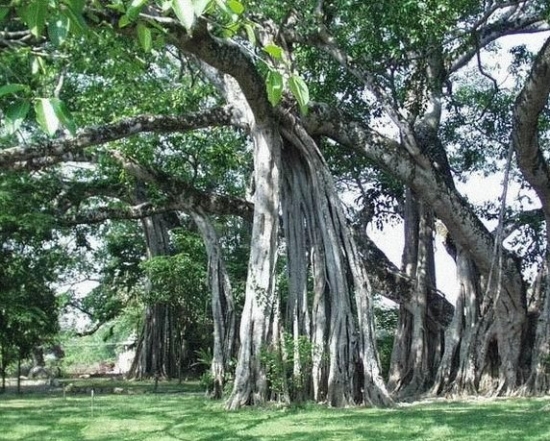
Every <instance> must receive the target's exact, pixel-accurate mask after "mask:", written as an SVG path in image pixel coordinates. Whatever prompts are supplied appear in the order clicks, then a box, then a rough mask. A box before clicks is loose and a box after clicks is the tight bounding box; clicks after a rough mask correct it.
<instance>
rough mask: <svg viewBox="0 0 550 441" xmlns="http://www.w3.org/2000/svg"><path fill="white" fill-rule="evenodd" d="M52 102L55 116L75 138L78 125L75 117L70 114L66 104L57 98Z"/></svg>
mask: <svg viewBox="0 0 550 441" xmlns="http://www.w3.org/2000/svg"><path fill="white" fill-rule="evenodd" d="M50 101H51V103H52V106H53V110H54V112H55V115H56V116H57V118H58V119H59V121H61V124H63V125H64V126H65V127H66V128H67V130H68V131H69V132H70V134H71V135H73V136H74V135H75V134H76V124H75V122H74V118H73V115H72V114H71V112H69V109H68V108H67V106H66V105H65V103H64V102H63V101H61V100H60V99H57V98H51V99H50Z"/></svg>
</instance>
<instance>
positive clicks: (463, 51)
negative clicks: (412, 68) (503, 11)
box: [448, 13, 550, 74]
mask: <svg viewBox="0 0 550 441" xmlns="http://www.w3.org/2000/svg"><path fill="white" fill-rule="evenodd" d="M476 26H480V24H476ZM549 29H550V27H549V26H548V22H547V21H546V20H545V19H544V17H543V16H542V14H540V13H539V14H534V15H533V14H528V15H525V16H520V17H516V18H515V19H510V17H509V16H508V15H505V16H504V17H502V18H501V19H499V20H497V21H495V22H493V23H490V24H485V25H483V26H480V27H479V28H477V27H474V29H472V30H471V31H470V32H469V33H467V35H469V38H468V39H467V41H466V42H465V43H464V44H463V45H462V46H461V47H460V48H459V49H457V50H456V51H454V52H453V53H452V54H451V56H450V59H449V60H448V66H449V67H448V74H451V73H453V72H456V71H458V70H460V69H461V68H463V67H464V66H466V65H467V64H468V63H469V62H470V60H472V58H474V57H475V56H476V54H477V53H478V52H479V51H480V50H481V49H483V48H485V47H487V46H488V45H489V44H491V43H493V42H494V41H496V40H498V39H499V38H502V37H505V36H507V35H517V34H527V33H536V32H543V31H548V30H549Z"/></svg>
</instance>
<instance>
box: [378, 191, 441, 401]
mask: <svg viewBox="0 0 550 441" xmlns="http://www.w3.org/2000/svg"><path fill="white" fill-rule="evenodd" d="M433 224H434V221H433V214H432V212H431V210H430V209H429V208H428V207H426V205H425V204H424V203H423V202H422V201H420V200H418V199H417V198H416V197H414V195H413V193H412V191H411V190H410V189H408V190H407V192H406V200H405V250H404V254H403V271H404V272H405V274H407V276H409V277H411V278H412V279H413V280H414V281H415V284H414V288H413V292H412V294H411V299H410V301H408V302H407V303H403V304H401V305H400V308H399V321H398V326H397V330H396V335H395V339H394V347H393V351H392V359H391V366H390V375H389V382H388V388H389V389H390V390H391V391H392V392H393V393H396V394H397V395H399V396H402V397H406V396H413V395H416V394H418V393H421V392H424V391H425V390H426V389H427V388H428V386H429V385H431V382H432V381H433V378H434V376H435V370H436V369H437V366H438V365H439V359H440V356H441V354H440V352H441V349H442V332H441V330H440V328H439V327H434V326H432V327H430V326H429V325H428V292H429V289H430V287H434V286H435V285H436V283H435V260H434V250H433Z"/></svg>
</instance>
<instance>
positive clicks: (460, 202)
mask: <svg viewBox="0 0 550 441" xmlns="http://www.w3.org/2000/svg"><path fill="white" fill-rule="evenodd" d="M311 110H312V111H311V112H310V116H309V117H308V119H307V129H308V131H309V132H310V133H311V134H313V135H324V136H328V137H329V138H331V139H333V140H335V141H336V142H338V143H339V144H341V145H343V146H346V147H348V148H351V149H353V150H354V151H357V152H361V153H362V154H364V155H366V156H367V157H368V158H369V159H371V160H372V161H374V162H375V163H376V164H378V165H379V166H380V167H381V168H382V169H384V170H386V171H387V172H388V173H390V174H391V175H393V176H395V177H396V178H398V179H400V180H401V181H402V182H404V183H406V184H407V185H409V186H410V187H411V188H412V189H413V190H414V191H415V192H416V193H417V194H419V195H420V196H421V197H422V199H423V200H425V201H426V202H427V203H428V204H429V205H430V206H431V207H432V208H433V209H434V210H435V213H436V215H437V217H438V218H439V219H441V220H442V221H443V223H444V224H445V226H446V227H447V229H448V230H449V232H450V233H451V235H452V237H453V239H454V240H455V241H457V242H458V243H460V244H461V245H462V246H463V247H464V248H465V249H467V250H468V251H469V253H470V254H471V256H472V258H473V259H474V260H475V262H476V264H477V265H478V267H479V268H480V270H481V271H483V272H484V273H485V274H489V272H490V269H491V265H492V261H493V255H492V250H493V242H494V238H493V236H492V234H491V233H490V232H489V231H488V230H487V228H485V226H484V225H483V223H482V222H481V221H480V220H479V218H478V217H477V216H476V214H475V213H474V212H473V210H472V207H471V206H470V205H469V204H468V202H467V201H466V200H465V199H464V198H463V197H462V196H461V195H460V194H459V193H458V192H457V191H456V190H455V189H454V188H451V187H450V186H449V185H448V184H447V183H446V182H445V181H444V180H443V179H442V178H441V176H439V174H438V173H437V171H436V170H433V169H432V168H424V167H420V166H418V165H417V164H416V163H415V161H414V160H413V159H412V158H411V156H410V155H409V154H408V153H407V152H406V151H405V150H404V149H403V148H401V146H400V144H399V143H398V142H397V141H394V140H392V139H390V138H386V137H384V136H382V135H380V134H377V133H375V132H372V131H371V130H370V129H369V128H367V127H365V126H363V125H362V124H361V123H358V122H354V121H352V120H351V119H350V118H346V117H345V116H344V115H342V114H341V113H340V112H338V111H336V110H334V109H329V108H328V107H326V106H319V105H317V106H312V109H311ZM509 257H510V256H509ZM505 273H506V277H508V278H509V279H508V282H509V283H511V284H514V285H515V286H517V284H518V283H519V284H521V283H522V282H521V275H520V273H519V270H518V268H517V267H516V265H515V262H514V261H513V259H507V260H506V271H505Z"/></svg>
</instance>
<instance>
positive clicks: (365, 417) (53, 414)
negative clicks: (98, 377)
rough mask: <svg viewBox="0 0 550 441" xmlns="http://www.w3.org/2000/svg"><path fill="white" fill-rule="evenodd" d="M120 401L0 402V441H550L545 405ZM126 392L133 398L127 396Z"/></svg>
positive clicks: (172, 395)
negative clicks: (234, 408) (232, 407)
mask: <svg viewBox="0 0 550 441" xmlns="http://www.w3.org/2000/svg"><path fill="white" fill-rule="evenodd" d="M126 386H127V388H126V390H125V394H122V395H113V394H105V395H96V396H95V398H94V408H93V415H92V406H91V397H90V396H88V395H82V394H81V395H77V394H75V395H68V394H67V396H65V397H63V395H62V394H61V393H54V394H52V393H50V394H48V393H41V394H38V393H33V394H26V395H23V396H17V395H14V394H7V395H3V396H0V439H1V440H40V441H43V440H56V441H62V440H71V441H74V440H98V441H99V440H101V441H104V440H117V441H123V440H153V441H168V440H203V441H206V440H212V441H218V440H274V439H285V440H303V441H309V440H312V441H313V440H345V441H349V440H376V441H378V440H395V441H403V440H434V441H435V440H438V441H440V440H472V441H473V440H475V441H480V440H481V441H491V440H499V441H500V440H541V441H542V440H550V397H547V398H544V399H508V400H496V401H491V402H486V401H484V402H480V401H478V402H456V401H455V402H440V403H436V404H433V403H432V404H415V405H410V406H404V407H398V408H394V409H366V408H357V409H327V408H325V407H323V406H317V405H313V404H308V405H306V406H304V407H303V408H290V409H284V408H281V409H277V408H264V409H246V410H242V411H238V412H231V413H228V412H225V411H224V410H223V403H221V402H215V401H211V400H208V399H206V398H204V397H203V396H201V395H199V394H198V393H197V388H196V385H191V386H189V385H185V386H184V387H183V390H182V389H181V388H178V387H177V385H170V384H167V383H164V384H162V386H161V387H160V388H159V391H160V392H161V393H151V387H150V386H147V385H143V384H142V383H133V384H131V385H130V386H128V384H126ZM128 390H131V391H132V392H134V394H128V393H127V392H128Z"/></svg>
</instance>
